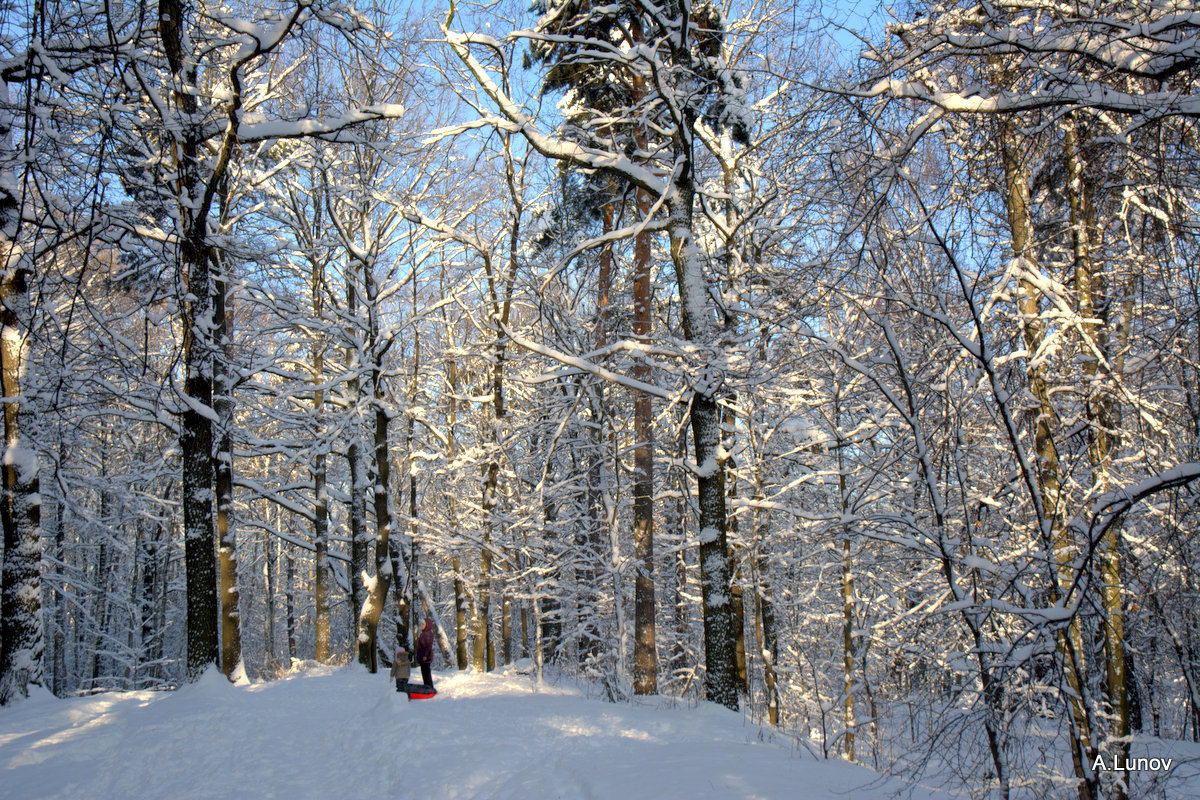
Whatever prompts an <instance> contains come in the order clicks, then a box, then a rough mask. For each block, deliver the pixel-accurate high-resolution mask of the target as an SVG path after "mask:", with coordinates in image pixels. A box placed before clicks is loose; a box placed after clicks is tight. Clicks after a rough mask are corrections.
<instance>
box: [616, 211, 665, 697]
mask: <svg viewBox="0 0 1200 800" xmlns="http://www.w3.org/2000/svg"><path fill="white" fill-rule="evenodd" d="M637 206H638V213H639V214H640V215H641V216H642V219H645V218H646V216H647V215H649V213H650V208H651V198H650V193H649V192H647V191H646V190H645V189H638V190H637ZM633 262H634V268H633V336H634V339H635V340H636V341H638V342H640V343H643V344H645V343H647V342H648V341H649V338H650V332H651V329H652V327H653V322H654V300H653V294H652V292H651V286H650V268H651V260H650V234H649V233H648V232H647V231H645V230H643V231H639V232H638V234H637V236H636V238H635V240H634V257H633ZM630 375H631V376H632V377H633V378H634V379H635V380H638V381H641V382H643V383H649V382H650V381H651V375H650V365H649V363H648V362H647V361H646V359H645V357H642V356H640V354H639V355H638V357H637V358H636V360H635V361H634V363H633V367H632V368H631V369H630ZM633 438H634V442H635V444H634V450H633V550H634V553H633V557H634V562H635V564H636V566H637V577H636V578H635V580H634V612H633V691H634V694H657V693H658V652H657V650H656V648H655V641H654V640H655V628H654V616H655V612H656V608H657V606H656V603H655V598H654V410H653V406H652V404H651V402H650V394H649V393H648V392H644V391H638V390H635V391H634V393H633ZM618 602H620V601H619V600H618Z"/></svg>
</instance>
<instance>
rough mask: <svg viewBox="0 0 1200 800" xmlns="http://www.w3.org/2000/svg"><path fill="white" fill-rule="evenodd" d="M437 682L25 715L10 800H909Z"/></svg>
mask: <svg viewBox="0 0 1200 800" xmlns="http://www.w3.org/2000/svg"><path fill="white" fill-rule="evenodd" d="M435 682H436V684H437V687H438V692H439V693H438V696H437V697H436V698H434V699H433V700H426V701H421V702H409V701H408V700H407V699H406V698H405V696H404V695H403V694H397V693H396V692H395V691H394V687H393V685H392V684H391V682H390V681H389V680H388V679H387V676H386V675H384V674H379V675H370V674H367V673H366V672H364V671H363V670H361V669H360V668H358V667H345V668H340V669H334V668H328V667H320V668H317V669H313V670H309V671H304V672H297V673H294V674H291V675H288V676H287V677H285V678H283V679H282V680H278V681H274V682H271V683H257V684H248V685H237V686H235V685H232V684H230V683H229V682H227V681H226V680H225V679H224V677H223V676H221V674H220V673H219V672H215V671H213V672H210V673H207V674H205V676H204V677H203V678H202V679H201V680H200V681H199V682H197V683H196V684H194V685H192V686H188V687H185V688H184V689H182V690H180V691H177V692H124V693H116V692H114V693H108V694H101V695H93V696H91V697H80V698H72V699H69V700H52V701H47V700H45V699H43V698H39V699H38V701H37V702H32V703H19V704H17V705H15V706H13V707H10V708H5V709H2V710H0V798H13V800H16V799H17V798H20V799H21V800H33V799H34V798H51V797H54V798H76V797H77V798H93V799H96V800H107V799H108V798H112V800H126V799H127V798H145V799H146V800H151V799H152V798H172V800H175V799H177V798H178V799H181V800H182V799H184V798H257V797H280V798H292V799H295V798H363V800H368V799H369V800H379V798H414V799H416V798H420V799H421V800H507V799H508V798H512V799H513V800H549V799H550V798H560V799H561V800H576V799H578V800H583V799H584V798H620V799H621V800H637V799H638V798H645V799H646V800H672V799H673V798H689V799H690V798H700V799H703V798H711V799H712V800H729V799H730V798H746V800H775V799H778V800H784V798H786V799H787V800H804V799H805V798H827V797H838V798H846V799H847V800H849V799H850V798H859V800H866V799H870V798H884V797H890V796H892V795H893V794H894V793H895V792H896V790H897V789H899V788H901V787H900V786H898V785H897V784H895V783H892V782H888V781H885V780H883V779H881V778H880V777H879V776H878V775H876V774H875V773H872V772H870V771H868V770H866V769H863V768H860V767H857V766H855V765H853V764H848V763H845V762H841V761H819V760H816V759H814V758H813V757H812V756H811V755H809V754H808V753H807V752H806V751H805V750H803V749H802V748H800V749H798V748H797V747H796V746H795V745H794V743H791V742H789V741H788V740H787V739H786V738H785V737H783V736H780V735H778V734H776V733H775V732H773V731H770V730H764V729H762V728H760V727H759V726H757V725H754V724H751V723H749V722H747V721H746V720H745V719H744V718H743V716H742V715H740V714H737V713H734V712H731V711H728V710H726V709H723V708H720V707H717V706H713V705H710V704H701V705H700V706H698V707H695V708H687V707H679V706H676V707H674V708H671V707H668V706H669V702H668V701H667V700H659V699H654V700H651V701H649V702H647V703H642V704H636V705H615V704H611V703H606V702H604V701H602V700H597V699H593V698H589V697H587V696H586V692H585V691H584V690H583V689H582V688H580V687H577V686H574V685H569V684H565V683H563V684H559V685H553V684H549V683H545V684H538V683H536V682H535V681H534V680H533V679H531V678H529V677H527V676H523V675H519V674H516V673H515V672H506V673H501V674H491V675H480V674H475V673H457V672H456V673H443V674H439V675H437V676H436V681H435ZM922 796H928V797H934V796H938V795H935V794H933V793H927V792H922ZM941 796H943V797H944V795H941Z"/></svg>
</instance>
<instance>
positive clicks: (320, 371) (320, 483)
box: [311, 258, 362, 662]
mask: <svg viewBox="0 0 1200 800" xmlns="http://www.w3.org/2000/svg"><path fill="white" fill-rule="evenodd" d="M311 290H312V311H313V317H314V318H315V319H317V320H321V316H322V311H323V308H322V304H323V299H324V294H325V268H324V264H323V263H322V262H321V261H320V260H319V259H317V258H314V259H313V260H312V286H311ZM312 381H313V384H314V386H315V387H316V388H314V389H313V421H312V431H313V445H314V447H315V448H316V452H315V453H314V454H313V463H312V479H313V550H314V551H315V556H314V558H313V606H314V608H313V614H314V617H315V620H314V622H315V627H316V631H315V637H314V639H315V648H314V657H315V658H316V660H317V661H322V662H324V661H328V660H329V657H330V655H331V654H332V653H331V646H330V641H329V490H328V489H327V488H326V480H327V472H328V466H327V458H328V456H327V448H328V444H327V442H326V433H325V424H324V422H325V418H324V417H325V415H324V407H325V392H324V390H323V389H322V388H321V387H322V385H323V384H324V383H325V342H324V336H323V335H322V334H320V333H317V334H315V341H314V342H313V353H312ZM351 413H353V411H352V412H351ZM355 455H357V452H356V453H355ZM351 502H352V503H353V502H354V500H353V499H352V500H351ZM352 520H353V514H352ZM352 536H353V533H352ZM357 539H358V537H357V536H354V540H355V541H357ZM351 550H352V551H353V547H352V548H351ZM350 572H351V575H350V586H351V595H352V601H351V609H350V613H351V614H357V613H358V609H359V608H360V606H359V602H360V601H361V587H362V576H361V575H355V574H354V569H353V568H351V570H350ZM356 589H357V590H358V593H356V592H355V590H356Z"/></svg>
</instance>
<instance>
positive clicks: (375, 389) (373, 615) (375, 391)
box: [358, 264, 393, 673]
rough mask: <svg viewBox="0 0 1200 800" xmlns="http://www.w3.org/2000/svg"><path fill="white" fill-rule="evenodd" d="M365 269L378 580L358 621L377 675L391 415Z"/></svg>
mask: <svg viewBox="0 0 1200 800" xmlns="http://www.w3.org/2000/svg"><path fill="white" fill-rule="evenodd" d="M362 267H363V279H364V281H365V283H366V286H367V298H366V299H367V313H368V315H369V316H370V322H369V330H370V340H369V345H370V348H371V356H372V364H371V387H372V397H373V402H372V406H373V407H374V411H375V464H374V466H375V488H374V498H375V576H374V581H373V582H372V583H371V586H370V588H369V590H368V592H367V601H366V603H365V604H364V606H363V610H362V614H361V615H360V617H359V633H358V660H359V663H361V664H364V665H365V666H366V667H367V669H368V671H370V672H372V673H374V672H376V671H377V670H378V668H379V667H378V658H377V654H376V650H377V647H376V640H377V637H376V634H377V629H378V626H379V619H380V617H381V616H382V614H383V606H384V603H385V602H386V601H387V593H388V588H389V587H390V586H391V579H392V577H393V576H392V566H391V561H390V554H389V546H388V540H389V539H390V537H391V532H392V514H391V508H390V506H389V504H388V491H389V488H390V486H389V484H390V483H391V466H390V462H389V461H388V433H387V429H388V422H389V414H388V410H387V406H386V393H385V389H386V387H385V386H384V383H383V356H384V352H385V347H384V345H383V343H382V342H381V341H380V336H379V315H380V313H382V310H381V309H380V308H379V307H378V302H379V289H378V286H377V285H376V281H375V276H374V275H373V274H372V273H371V270H370V267H369V265H368V264H363V265H362Z"/></svg>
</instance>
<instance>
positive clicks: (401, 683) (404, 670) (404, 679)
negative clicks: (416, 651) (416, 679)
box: [391, 647, 412, 692]
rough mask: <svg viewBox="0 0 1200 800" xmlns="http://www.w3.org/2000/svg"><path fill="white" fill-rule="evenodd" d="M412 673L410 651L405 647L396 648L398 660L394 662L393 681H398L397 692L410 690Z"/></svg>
mask: <svg viewBox="0 0 1200 800" xmlns="http://www.w3.org/2000/svg"><path fill="white" fill-rule="evenodd" d="M411 672H412V664H411V662H410V661H409V660H408V651H407V650H405V649H404V648H403V647H397V648H396V658H395V660H393V661H392V671H391V676H392V679H393V680H395V681H396V691H397V692H403V691H405V690H406V689H408V676H409V674H410V673H411Z"/></svg>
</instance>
